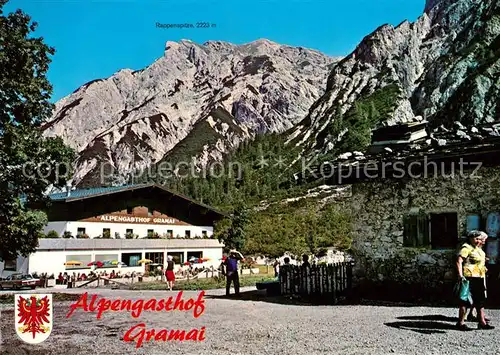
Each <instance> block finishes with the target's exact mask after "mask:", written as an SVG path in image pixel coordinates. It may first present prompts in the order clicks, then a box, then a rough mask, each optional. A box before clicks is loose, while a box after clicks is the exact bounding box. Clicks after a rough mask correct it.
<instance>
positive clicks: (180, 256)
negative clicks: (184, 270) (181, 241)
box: [167, 252, 184, 265]
mask: <svg viewBox="0 0 500 355" xmlns="http://www.w3.org/2000/svg"><path fill="white" fill-rule="evenodd" d="M167 255H170V256H172V259H173V262H174V263H175V264H177V265H181V264H184V253H182V252H169V253H168V254H167Z"/></svg>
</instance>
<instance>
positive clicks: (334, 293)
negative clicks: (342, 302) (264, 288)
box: [279, 262, 353, 303]
mask: <svg viewBox="0 0 500 355" xmlns="http://www.w3.org/2000/svg"><path fill="white" fill-rule="evenodd" d="M352 266H353V264H352V263H350V262H343V263H336V264H329V265H313V266H310V267H303V266H297V265H282V266H280V270H279V281H280V288H281V295H282V296H294V295H296V296H299V297H301V298H305V299H313V300H317V301H320V302H325V303H337V302H338V300H339V298H340V297H345V296H347V294H348V292H349V291H350V290H351V288H352Z"/></svg>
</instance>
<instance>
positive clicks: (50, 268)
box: [0, 238, 223, 277]
mask: <svg viewBox="0 0 500 355" xmlns="http://www.w3.org/2000/svg"><path fill="white" fill-rule="evenodd" d="M222 247H223V245H222V244H220V243H219V242H218V241H217V240H215V239H177V240H176V239H131V240H123V239H120V240H116V239H94V240H90V239H63V238H54V239H40V245H39V248H38V249H39V250H38V251H37V252H36V253H33V254H31V255H30V256H29V257H28V258H24V257H19V258H18V259H17V263H16V264H17V270H3V263H0V271H1V273H0V276H1V277H6V276H8V275H10V274H12V273H17V272H21V273H28V272H29V273H35V272H36V273H38V274H40V273H47V274H49V275H50V274H54V276H55V277H57V275H58V274H59V273H60V272H62V273H64V272H67V273H68V274H72V273H73V272H75V273H85V274H88V273H89V272H90V271H92V270H94V268H93V267H89V266H88V264H90V263H91V262H93V261H102V262H103V261H105V260H117V261H122V262H125V263H127V261H129V260H130V259H129V257H130V256H131V255H134V256H136V260H139V259H147V258H149V257H151V254H152V253H154V254H155V255H157V256H158V255H161V259H162V260H163V263H165V262H166V260H167V255H173V256H179V257H180V258H181V260H182V262H184V261H187V260H188V259H189V256H190V255H191V256H192V255H196V256H197V257H202V258H208V259H210V260H211V262H213V263H214V264H219V263H220V259H221V258H222ZM68 261H81V262H82V266H80V267H71V266H65V265H64V264H65V263H66V262H68ZM178 266H180V265H178ZM112 270H115V272H117V271H120V272H121V273H127V272H132V271H135V272H143V271H144V264H142V265H132V266H131V265H130V263H129V265H127V266H120V267H118V266H114V267H105V268H98V269H97V271H106V272H108V273H109V272H111V271H112Z"/></svg>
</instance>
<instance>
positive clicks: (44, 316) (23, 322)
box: [14, 294, 52, 344]
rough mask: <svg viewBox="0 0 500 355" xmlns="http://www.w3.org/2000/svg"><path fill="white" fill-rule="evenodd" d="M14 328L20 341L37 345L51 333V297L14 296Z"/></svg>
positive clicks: (48, 295)
mask: <svg viewBox="0 0 500 355" xmlns="http://www.w3.org/2000/svg"><path fill="white" fill-rule="evenodd" d="M14 302H15V327H16V333H17V335H18V336H19V338H21V340H23V341H25V342H26V343H30V344H38V343H41V342H42V341H44V340H45V339H47V338H48V337H49V335H50V333H51V332H52V295H50V294H45V295H42V294H37V295H31V296H27V295H26V296H25V295H19V294H17V295H16V296H15V301H14Z"/></svg>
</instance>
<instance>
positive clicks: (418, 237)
mask: <svg viewBox="0 0 500 355" xmlns="http://www.w3.org/2000/svg"><path fill="white" fill-rule="evenodd" d="M403 226H404V232H403V246H405V247H428V246H429V244H430V241H429V220H428V218H427V215H425V214H422V213H410V214H409V215H407V216H405V217H404V219H403Z"/></svg>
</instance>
